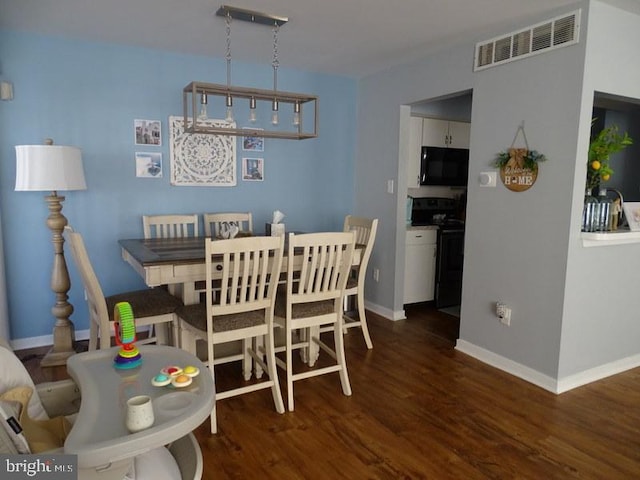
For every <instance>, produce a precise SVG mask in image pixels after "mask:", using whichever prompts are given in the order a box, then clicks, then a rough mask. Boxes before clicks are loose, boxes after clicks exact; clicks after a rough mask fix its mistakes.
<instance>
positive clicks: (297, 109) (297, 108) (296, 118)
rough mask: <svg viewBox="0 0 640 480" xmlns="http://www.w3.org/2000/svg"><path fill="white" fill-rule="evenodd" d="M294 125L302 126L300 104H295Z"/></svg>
mask: <svg viewBox="0 0 640 480" xmlns="http://www.w3.org/2000/svg"><path fill="white" fill-rule="evenodd" d="M293 125H294V126H296V127H297V126H298V125H300V102H296V103H294V104H293Z"/></svg>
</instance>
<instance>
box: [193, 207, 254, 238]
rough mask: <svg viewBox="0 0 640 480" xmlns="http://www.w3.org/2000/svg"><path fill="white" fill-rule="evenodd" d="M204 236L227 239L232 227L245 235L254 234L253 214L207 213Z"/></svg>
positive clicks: (204, 216) (205, 215)
mask: <svg viewBox="0 0 640 480" xmlns="http://www.w3.org/2000/svg"><path fill="white" fill-rule="evenodd" d="M203 220H204V235H205V236H206V237H210V238H219V237H222V238H225V234H227V232H229V231H230V229H231V228H232V227H234V226H235V227H237V228H238V231H240V232H243V233H253V218H252V215H251V212H227V213H222V212H221V213H205V214H204V215H203Z"/></svg>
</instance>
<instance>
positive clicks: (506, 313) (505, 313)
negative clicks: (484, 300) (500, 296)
mask: <svg viewBox="0 0 640 480" xmlns="http://www.w3.org/2000/svg"><path fill="white" fill-rule="evenodd" d="M496 316H497V317H498V319H499V320H500V323H502V324H503V325H507V326H509V325H511V309H510V308H509V307H507V305H506V304H505V303H502V302H496Z"/></svg>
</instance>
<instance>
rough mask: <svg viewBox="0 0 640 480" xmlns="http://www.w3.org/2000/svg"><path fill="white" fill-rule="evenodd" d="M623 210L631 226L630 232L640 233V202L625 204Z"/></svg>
mask: <svg viewBox="0 0 640 480" xmlns="http://www.w3.org/2000/svg"><path fill="white" fill-rule="evenodd" d="M622 209H623V210H624V217H625V218H626V219H627V223H628V224H629V230H631V231H632V232H640V202H625V203H624V204H623V205H622Z"/></svg>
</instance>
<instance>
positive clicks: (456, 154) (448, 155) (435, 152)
mask: <svg viewBox="0 0 640 480" xmlns="http://www.w3.org/2000/svg"><path fill="white" fill-rule="evenodd" d="M468 176H469V149H467V148H452V147H422V149H421V154H420V185H443V186H448V187H465V186H467V183H468V179H467V177H468Z"/></svg>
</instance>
